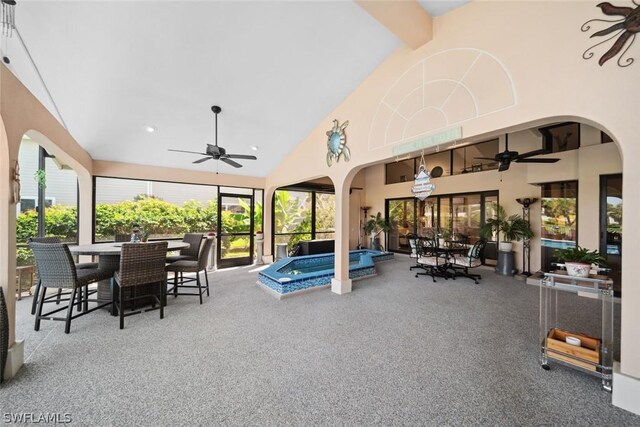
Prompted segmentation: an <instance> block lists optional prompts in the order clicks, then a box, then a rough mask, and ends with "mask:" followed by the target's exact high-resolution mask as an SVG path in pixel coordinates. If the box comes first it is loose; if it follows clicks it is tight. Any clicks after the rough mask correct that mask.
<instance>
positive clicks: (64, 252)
mask: <svg viewBox="0 0 640 427" xmlns="http://www.w3.org/2000/svg"><path fill="white" fill-rule="evenodd" d="M29 249H31V250H32V251H33V255H34V257H35V259H36V266H37V267H38V275H39V276H40V282H41V283H40V286H41V289H40V292H39V295H38V299H39V301H38V310H37V312H36V323H35V327H34V329H35V330H36V331H38V330H40V321H41V320H60V321H64V322H65V328H64V332H65V334H68V333H69V331H70V330H71V320H73V319H75V318H77V317H80V316H84V315H85V314H88V313H91V312H92V311H94V310H97V309H99V308H102V307H106V306H108V305H109V304H111V301H108V302H103V301H100V300H98V299H90V298H89V297H90V296H91V295H93V294H95V293H96V292H97V291H96V290H89V287H88V285H89V284H90V283H94V282H98V281H100V280H106V279H109V278H110V277H111V275H112V273H111V272H110V271H108V270H103V269H100V268H91V269H88V268H85V269H78V268H76V265H75V263H74V262H73V258H72V256H71V252H69V247H68V246H67V245H66V244H63V243H36V242H31V243H29ZM47 288H58V289H69V290H70V291H71V295H70V296H69V299H68V301H69V305H67V306H66V307H61V308H57V309H55V310H52V311H50V312H48V313H45V314H43V313H42V311H43V306H44V304H45V299H46V293H47ZM82 288H84V293H81V292H79V291H80V290H81V289H82ZM83 295H84V296H83ZM76 299H78V301H77V303H78V306H80V305H81V303H84V305H85V307H86V309H85V310H84V311H82V312H80V313H78V314H76V315H73V306H74V305H75V304H76ZM89 302H97V303H98V304H97V305H96V307H93V308H92V309H88V303H89ZM65 309H66V310H67V315H66V317H53V316H52V314H55V313H57V312H59V311H62V310H65Z"/></svg>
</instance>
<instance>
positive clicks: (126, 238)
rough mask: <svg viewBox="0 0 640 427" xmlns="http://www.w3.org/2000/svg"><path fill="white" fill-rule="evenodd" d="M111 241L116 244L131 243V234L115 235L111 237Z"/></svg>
mask: <svg viewBox="0 0 640 427" xmlns="http://www.w3.org/2000/svg"><path fill="white" fill-rule="evenodd" d="M113 240H114V242H116V243H124V242H130V241H131V234H116V235H115V236H113Z"/></svg>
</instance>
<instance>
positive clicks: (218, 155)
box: [169, 105, 258, 168]
mask: <svg viewBox="0 0 640 427" xmlns="http://www.w3.org/2000/svg"><path fill="white" fill-rule="evenodd" d="M211 111H213V113H214V114H215V115H216V126H215V145H211V144H207V149H206V150H205V152H204V153H199V152H197V151H185V150H174V149H171V148H170V149H169V151H175V152H177V153H189V154H199V155H201V156H206V157H203V158H201V159H198V160H196V161H194V162H193V163H202V162H206V161H207V160H211V159H214V160H222V161H223V162H225V163H226V164H228V165H231V166H233V167H234V168H241V167H242V165H241V164H240V163H238V162H235V161H233V160H231V159H244V160H257V159H258V158H257V157H256V156H252V155H248V154H228V153H227V150H226V149H224V148H223V147H219V146H218V114H220V112H221V111H222V108H220V107H218V106H217V105H214V106H213V107H211Z"/></svg>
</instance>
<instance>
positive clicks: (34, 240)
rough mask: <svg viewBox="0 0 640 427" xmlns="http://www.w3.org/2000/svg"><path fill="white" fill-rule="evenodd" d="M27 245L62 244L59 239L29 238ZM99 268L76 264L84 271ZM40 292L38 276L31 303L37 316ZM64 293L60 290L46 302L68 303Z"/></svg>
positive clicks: (94, 263) (33, 312)
mask: <svg viewBox="0 0 640 427" xmlns="http://www.w3.org/2000/svg"><path fill="white" fill-rule="evenodd" d="M27 243H62V241H61V240H60V238H59V237H29V240H27ZM92 268H98V263H97V262H80V263H77V264H76V269H78V270H84V269H92ZM38 292H40V277H39V276H38V281H37V282H36V290H35V291H34V293H33V301H32V302H31V314H36V307H37V306H38ZM70 294H71V293H70V292H69V293H66V294H64V295H65V296H69V295H70ZM62 296H63V293H62V289H58V294H57V295H52V296H49V297H46V298H45V301H46V302H53V301H51V299H53V298H55V299H56V301H55V302H56V304H60V302H61V301H67V299H65V300H63V299H62Z"/></svg>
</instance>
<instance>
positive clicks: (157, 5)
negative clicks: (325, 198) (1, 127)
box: [2, 0, 466, 176]
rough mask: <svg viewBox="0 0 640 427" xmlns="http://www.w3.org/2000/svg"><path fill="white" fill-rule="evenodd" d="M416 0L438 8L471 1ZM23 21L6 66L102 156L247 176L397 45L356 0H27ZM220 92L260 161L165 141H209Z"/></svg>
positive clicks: (287, 146)
mask: <svg viewBox="0 0 640 427" xmlns="http://www.w3.org/2000/svg"><path fill="white" fill-rule="evenodd" d="M419 3H420V4H421V5H422V6H423V8H424V9H425V10H427V11H428V12H429V13H430V14H431V15H432V16H437V15H439V14H442V13H445V12H447V11H448V10H450V9H452V8H455V7H458V6H460V5H462V4H464V3H466V1H429V0H421V1H420V2H419ZM16 27H17V29H18V33H19V34H14V36H13V37H12V38H11V39H6V38H3V43H2V51H3V54H4V55H7V56H8V57H9V58H10V60H11V64H10V65H9V69H10V70H11V71H12V72H13V73H14V74H16V75H17V76H18V78H19V79H20V80H21V81H22V82H23V83H24V84H25V85H26V86H27V87H28V88H29V89H30V90H31V91H32V92H33V93H34V94H35V95H36V96H37V97H38V98H39V99H40V101H41V102H42V103H43V104H44V105H45V106H46V107H47V108H48V109H49V110H50V111H51V112H52V113H53V114H54V115H56V117H58V119H59V120H60V121H61V122H63V123H64V124H65V125H66V126H67V128H68V130H69V132H70V133H71V135H72V136H73V137H74V138H75V139H76V140H77V141H78V143H79V144H80V145H81V146H83V147H84V148H85V149H86V150H87V151H88V152H89V154H90V155H91V156H92V157H93V158H94V159H100V160H112V161H123V162H131V163H140V164H148V165H157V166H170V167H179V168H188V169H195V170H205V171H219V172H220V173H235V174H241V175H252V176H266V175H267V174H268V173H269V172H270V171H271V170H272V169H273V168H274V167H275V165H277V164H278V163H279V162H280V160H281V159H282V158H284V157H285V156H286V155H287V154H288V153H289V152H290V151H291V150H292V149H293V148H294V147H295V146H296V145H298V144H299V143H300V142H301V141H302V140H303V139H304V138H305V137H306V136H307V135H308V134H309V132H310V131H311V130H312V129H313V128H314V127H315V126H317V125H318V123H320V121H321V120H323V119H324V118H325V117H326V116H327V115H328V114H329V113H330V112H331V111H332V110H333V109H334V108H335V107H336V106H337V105H339V104H340V103H341V102H342V101H343V100H344V99H345V98H346V97H347V96H348V95H349V94H350V93H351V92H352V91H353V90H354V89H355V88H356V87H357V86H358V85H359V84H360V83H361V82H362V81H363V80H364V79H365V78H366V77H367V76H368V75H369V74H370V73H371V72H373V70H375V69H376V68H377V67H378V66H379V65H380V64H381V63H382V62H383V61H384V60H385V59H386V58H387V57H388V56H389V55H390V54H391V53H392V52H393V51H394V50H395V49H396V48H398V47H399V46H400V45H401V42H400V40H398V39H397V38H396V37H395V36H394V35H393V34H392V33H391V32H390V31H388V30H387V29H386V28H385V27H384V26H382V25H381V24H380V23H378V22H377V21H376V20H375V19H374V18H372V17H371V16H370V15H368V14H367V13H366V12H365V11H364V10H363V9H362V8H360V7H359V6H358V5H357V4H356V3H354V2H352V1H339V2H329V1H317V2H271V1H256V2H244V1H241V2H231V1H229V2H219V1H193V2H189V1H180V2H175V1H174V2H168V1H101V2H97V1H87V2H79V1H55V2H51V1H19V2H18V5H17V6H16ZM20 37H22V40H23V41H24V46H26V48H27V49H28V52H29V53H30V55H31V58H32V59H33V62H34V63H35V64H36V66H37V68H38V70H39V72H40V74H41V76H42V79H43V80H44V82H45V84H46V86H47V87H48V89H49V92H50V96H49V95H48V94H47V92H46V90H45V86H44V85H43V84H42V82H41V81H40V79H39V77H38V75H37V73H36V70H35V68H34V66H33V64H32V63H31V62H30V60H29V57H28V55H27V51H26V50H25V49H24V47H23V46H22V44H21V43H20ZM52 99H53V102H52ZM54 103H55V106H54ZM214 104H216V105H220V106H221V107H222V113H221V114H220V116H219V134H218V141H219V144H220V145H221V146H223V147H225V148H226V149H227V150H228V151H229V152H233V153H241V154H255V155H257V156H258V160H257V161H249V160H247V161H242V162H241V163H243V164H244V167H243V168H241V169H235V168H233V167H231V166H229V165H226V164H224V163H222V162H215V161H208V162H204V163H202V164H195V165H194V164H192V163H191V162H192V161H193V160H196V159H198V158H199V157H198V156H195V155H194V156H192V155H189V154H178V153H170V152H169V151H167V150H168V149H169V148H175V149H181V150H192V151H203V150H204V149H205V146H206V144H207V143H213V140H214V136H213V122H214V121H213V118H214V117H213V113H212V112H211V106H212V105H214ZM56 106H57V109H56ZM148 126H152V127H154V128H155V129H157V130H156V131H155V132H152V133H150V132H148V131H147V130H146V127H148ZM327 126H330V123H327ZM318 143H319V144H324V141H318ZM251 146H257V147H258V148H259V149H258V151H257V152H256V151H252V149H251Z"/></svg>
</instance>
